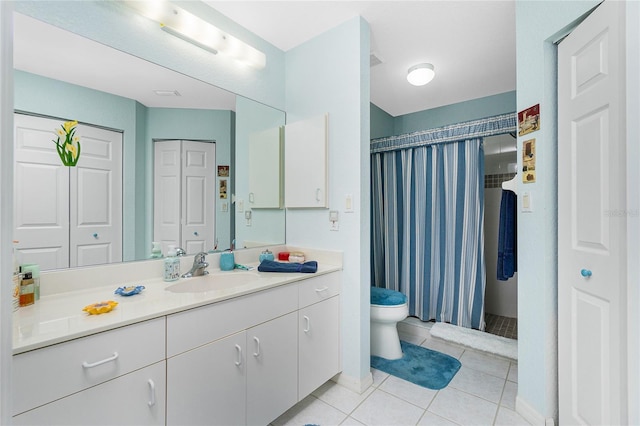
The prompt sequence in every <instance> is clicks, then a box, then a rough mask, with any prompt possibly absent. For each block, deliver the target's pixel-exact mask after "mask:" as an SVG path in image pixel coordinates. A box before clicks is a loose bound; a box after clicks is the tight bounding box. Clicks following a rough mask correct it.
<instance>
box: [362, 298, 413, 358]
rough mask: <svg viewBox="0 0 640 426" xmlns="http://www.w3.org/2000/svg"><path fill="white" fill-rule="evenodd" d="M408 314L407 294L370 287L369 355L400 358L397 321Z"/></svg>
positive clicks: (400, 350)
mask: <svg viewBox="0 0 640 426" xmlns="http://www.w3.org/2000/svg"><path fill="white" fill-rule="evenodd" d="M408 315H409V307H408V305H407V296H405V295H404V294H402V293H400V292H399V291H394V290H388V289H386V288H379V287H371V355H373V356H378V357H381V358H386V359H400V358H402V349H401V348H400V337H399V336H398V328H397V323H398V321H402V320H403V319H405V318H406V317H407V316H408Z"/></svg>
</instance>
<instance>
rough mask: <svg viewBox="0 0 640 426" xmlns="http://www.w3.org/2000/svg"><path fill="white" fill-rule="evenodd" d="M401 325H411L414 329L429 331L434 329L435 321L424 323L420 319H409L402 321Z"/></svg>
mask: <svg viewBox="0 0 640 426" xmlns="http://www.w3.org/2000/svg"><path fill="white" fill-rule="evenodd" d="M400 324H409V325H412V326H414V327H420V328H426V329H427V330H428V329H430V328H431V327H433V325H434V324H435V322H433V321H422V320H421V319H420V318H418V317H407V318H405V319H404V320H402V321H400Z"/></svg>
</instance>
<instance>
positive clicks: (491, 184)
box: [484, 173, 516, 189]
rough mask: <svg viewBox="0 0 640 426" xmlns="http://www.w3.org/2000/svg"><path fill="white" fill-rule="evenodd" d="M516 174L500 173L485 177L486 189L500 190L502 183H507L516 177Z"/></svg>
mask: <svg viewBox="0 0 640 426" xmlns="http://www.w3.org/2000/svg"><path fill="white" fill-rule="evenodd" d="M515 175H516V174H515V173H498V174H493V175H484V188H485V189H489V188H500V187H501V186H502V182H506V181H508V180H511V179H513V178H514V177H515Z"/></svg>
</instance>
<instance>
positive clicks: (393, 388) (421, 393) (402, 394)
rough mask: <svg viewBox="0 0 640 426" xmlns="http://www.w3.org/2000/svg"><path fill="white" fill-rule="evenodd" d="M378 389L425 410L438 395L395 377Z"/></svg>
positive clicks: (391, 377)
mask: <svg viewBox="0 0 640 426" xmlns="http://www.w3.org/2000/svg"><path fill="white" fill-rule="evenodd" d="M378 389H381V390H383V391H385V392H387V393H390V394H392V395H394V396H397V397H398V398H400V399H403V400H405V401H407V402H410V403H412V404H413V405H417V406H418V407H421V408H425V409H426V408H427V407H428V406H429V404H430V403H431V401H432V400H433V398H434V397H435V396H436V394H437V393H438V391H435V390H432V389H427V388H425V387H422V386H419V385H416V384H414V383H411V382H408V381H406V380H402V379H399V378H397V377H394V376H390V377H389V378H388V379H387V380H385V381H384V383H383V384H382V385H381V386H380V387H379V388H378Z"/></svg>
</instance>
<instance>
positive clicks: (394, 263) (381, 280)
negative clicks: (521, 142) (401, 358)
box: [371, 114, 515, 330]
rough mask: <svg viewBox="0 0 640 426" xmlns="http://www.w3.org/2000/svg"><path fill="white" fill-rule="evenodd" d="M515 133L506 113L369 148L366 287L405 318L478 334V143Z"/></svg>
mask: <svg viewBox="0 0 640 426" xmlns="http://www.w3.org/2000/svg"><path fill="white" fill-rule="evenodd" d="M513 130H515V114H507V115H502V116H497V117H491V118H488V119H483V120H476V121H473V122H467V123H461V124H459V125H455V126H448V127H443V128H440V129H434V130H429V131H424V132H418V133H412V134H408V135H401V136H394V137H391V138H383V139H376V140H373V141H372V143H371V152H372V154H371V189H372V196H371V225H372V229H371V246H372V253H371V269H372V270H371V276H372V281H373V282H372V285H374V286H377V287H385V288H389V289H393V290H397V291H400V292H402V293H404V294H406V295H407V299H408V304H409V314H410V315H413V316H417V317H419V318H420V319H422V320H424V321H427V320H430V319H435V320H436V321H443V322H449V323H451V324H455V325H459V326H463V327H469V328H476V329H480V330H484V291H485V265H484V231H483V228H484V227H483V223H484V153H483V150H482V137H484V136H488V135H492V134H499V133H506V132H508V131H513Z"/></svg>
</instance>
